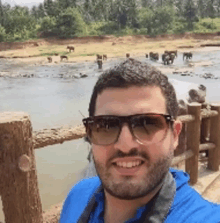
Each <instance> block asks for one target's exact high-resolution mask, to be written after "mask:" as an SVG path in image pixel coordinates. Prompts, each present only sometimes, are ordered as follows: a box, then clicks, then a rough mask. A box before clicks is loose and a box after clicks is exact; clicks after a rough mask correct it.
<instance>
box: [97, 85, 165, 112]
mask: <svg viewBox="0 0 220 223" xmlns="http://www.w3.org/2000/svg"><path fill="white" fill-rule="evenodd" d="M143 113H163V114H164V113H166V101H165V98H164V96H163V94H162V92H161V89H160V88H159V87H151V86H147V87H146V86H142V87H139V86H133V87H129V88H108V89H105V90H104V91H103V92H101V94H99V95H98V97H97V100H96V107H95V115H133V114H143Z"/></svg>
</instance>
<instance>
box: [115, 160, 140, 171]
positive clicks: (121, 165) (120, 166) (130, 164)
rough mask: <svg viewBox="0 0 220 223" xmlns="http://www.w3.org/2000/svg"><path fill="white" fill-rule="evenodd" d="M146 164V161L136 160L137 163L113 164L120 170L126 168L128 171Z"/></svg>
mask: <svg viewBox="0 0 220 223" xmlns="http://www.w3.org/2000/svg"><path fill="white" fill-rule="evenodd" d="M143 163H144V161H141V160H136V161H130V162H122V161H119V162H115V163H113V165H114V166H116V167H119V168H126V169H131V168H134V167H139V166H141V165H142V164H143Z"/></svg>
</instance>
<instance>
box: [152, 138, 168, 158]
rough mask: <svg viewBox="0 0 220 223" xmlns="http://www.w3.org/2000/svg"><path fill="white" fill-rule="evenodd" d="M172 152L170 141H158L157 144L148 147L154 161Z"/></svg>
mask: <svg viewBox="0 0 220 223" xmlns="http://www.w3.org/2000/svg"><path fill="white" fill-rule="evenodd" d="M169 153H170V142H168V141H166V140H165V141H164V142H163V143H158V144H157V145H154V146H151V147H150V148H149V149H148V155H149V157H150V159H151V161H152V162H155V161H157V160H158V159H160V158H162V157H164V156H167V155H168V154H169Z"/></svg>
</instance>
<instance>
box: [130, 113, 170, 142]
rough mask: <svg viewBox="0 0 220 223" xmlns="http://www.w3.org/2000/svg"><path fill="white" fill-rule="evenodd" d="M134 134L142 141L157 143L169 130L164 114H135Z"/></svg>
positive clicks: (133, 121)
mask: <svg viewBox="0 0 220 223" xmlns="http://www.w3.org/2000/svg"><path fill="white" fill-rule="evenodd" d="M131 123H132V129H133V134H134V136H135V137H136V138H137V139H139V140H140V141H141V142H142V143H157V142H159V141H161V140H162V139H163V138H164V137H165V135H166V132H167V129H168V125H167V122H166V119H165V117H164V116H162V115H156V114H155V115H142V116H135V117H133V118H132V120H131Z"/></svg>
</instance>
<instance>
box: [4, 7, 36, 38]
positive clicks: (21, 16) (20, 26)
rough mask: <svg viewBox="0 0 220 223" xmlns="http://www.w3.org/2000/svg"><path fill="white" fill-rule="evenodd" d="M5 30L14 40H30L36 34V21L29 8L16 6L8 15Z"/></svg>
mask: <svg viewBox="0 0 220 223" xmlns="http://www.w3.org/2000/svg"><path fill="white" fill-rule="evenodd" d="M5 29H6V33H7V34H9V35H10V36H11V39H12V40H13V39H16V40H24V39H28V38H31V37H33V35H34V33H36V21H35V19H34V18H33V17H32V16H31V15H30V13H29V9H28V8H27V7H20V6H15V7H13V8H12V9H11V10H10V11H9V13H8V18H7V23H6V25H5Z"/></svg>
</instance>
